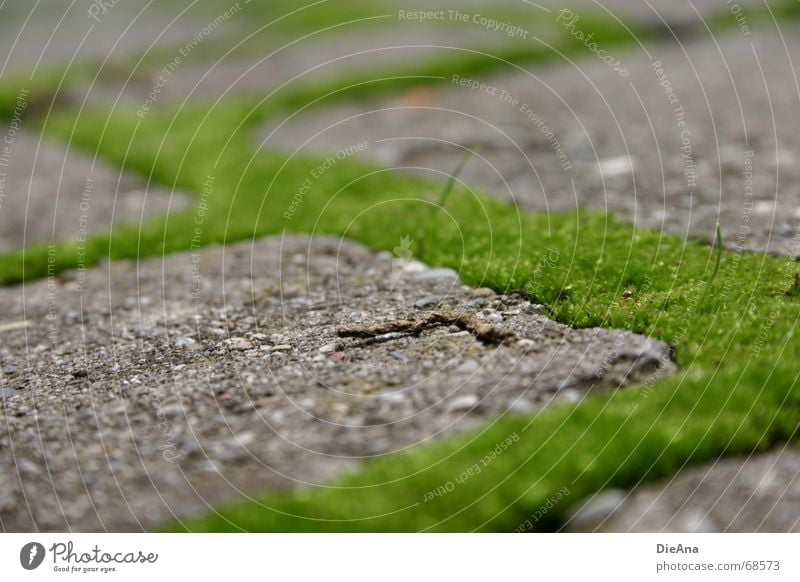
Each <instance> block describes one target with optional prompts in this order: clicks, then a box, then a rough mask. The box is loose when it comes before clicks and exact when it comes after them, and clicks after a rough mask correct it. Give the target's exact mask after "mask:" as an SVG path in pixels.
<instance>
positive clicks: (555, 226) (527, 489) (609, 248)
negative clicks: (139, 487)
mask: <svg viewBox="0 0 800 582" xmlns="http://www.w3.org/2000/svg"><path fill="white" fill-rule="evenodd" d="M510 50H511V51H512V53H513V51H517V50H518V49H516V48H514V49H510ZM535 50H538V49H533V48H532V49H530V51H535ZM576 50H578V48H576ZM581 50H583V49H581ZM530 51H529V52H526V53H524V54H522V55H520V54H517V58H532V55H533V58H534V60H537V59H539V60H540V61H541V60H546V59H548V58H552V57H551V55H550V54H549V53H547V54H546V53H537V52H533V53H532V52H530ZM537 55H539V56H537ZM510 56H512V57H513V56H514V54H511V55H510ZM498 62H502V61H498V60H497V59H496V58H494V57H485V56H482V55H478V56H474V57H471V58H467V59H462V58H459V59H451V60H447V59H444V60H442V61H440V62H434V63H430V64H429V65H428V66H427V67H423V70H422V72H420V70H416V71H415V74H409V75H398V76H396V77H393V78H388V79H387V80H385V81H380V82H378V81H372V80H370V79H369V78H360V77H353V78H352V79H349V80H345V81H344V82H342V81H339V82H337V83H331V84H326V85H323V86H316V87H309V88H306V89H302V90H300V91H297V92H291V93H290V92H285V93H279V94H276V95H275V96H273V98H272V99H270V100H268V101H265V102H263V103H262V102H256V101H242V102H230V103H225V104H223V105H222V106H221V107H218V108H215V109H208V108H206V107H200V106H192V107H188V108H184V109H182V110H181V111H180V112H179V113H177V114H175V115H174V116H172V115H171V116H160V115H156V114H153V115H150V116H147V117H146V118H145V119H144V120H140V119H139V118H137V117H136V115H135V114H134V113H133V112H130V111H102V110H99V109H93V110H92V111H90V112H85V113H84V114H83V115H82V116H81V117H80V118H76V117H75V116H74V114H72V113H67V112H64V113H62V114H59V115H55V116H53V117H51V119H50V121H49V122H48V124H47V126H46V128H45V129H46V131H48V132H50V133H51V134H54V135H59V136H62V137H67V136H72V139H73V143H72V144H70V145H72V146H76V145H77V146H80V147H82V148H84V149H86V150H89V151H90V152H94V151H97V152H99V154H100V155H101V156H102V157H104V158H105V159H107V160H109V161H110V162H112V163H114V164H116V165H118V166H121V167H123V168H126V169H129V170H133V171H136V172H138V173H141V174H143V175H145V176H149V177H151V178H152V179H153V180H154V181H155V182H158V183H161V184H165V185H167V186H171V187H176V188H180V189H183V190H186V191H189V192H194V193H196V194H197V195H198V196H199V195H200V193H202V192H204V189H205V191H206V196H205V197H204V203H205V204H207V205H208V209H207V211H206V213H205V215H204V221H203V224H202V229H201V233H200V236H201V238H202V243H203V244H209V243H212V242H230V241H234V240H241V239H246V238H250V237H252V236H253V235H265V234H270V233H280V232H282V231H284V230H289V231H295V232H309V231H310V230H312V228H313V229H314V230H315V232H318V233H330V234H336V235H344V236H348V237H351V238H354V239H356V240H358V241H361V242H363V243H364V244H366V245H368V246H370V247H372V248H376V249H392V248H393V247H394V246H396V245H397V244H398V242H399V241H400V240H401V239H402V238H403V237H407V236H408V237H410V238H411V239H414V240H417V241H422V240H424V243H425V244H422V245H419V246H418V247H417V249H418V253H419V256H418V258H420V259H421V260H424V261H426V262H428V263H429V264H433V265H443V266H449V267H453V268H456V269H459V270H460V272H461V274H462V278H463V280H464V281H465V282H466V283H468V284H471V285H475V286H490V287H493V288H495V289H497V290H499V291H505V290H508V289H519V288H521V289H524V290H525V291H527V292H528V293H529V294H530V295H531V297H532V298H533V300H535V301H540V302H543V303H545V304H546V305H547V308H548V310H549V312H550V314H551V315H552V316H553V317H555V318H557V319H558V320H560V321H562V322H566V323H569V324H571V325H574V326H578V327H583V326H600V325H602V326H610V327H617V328H623V329H629V330H632V331H635V332H640V333H645V334H648V335H651V336H654V337H657V338H659V339H662V340H664V341H667V342H670V343H672V344H673V345H674V346H675V348H676V355H677V360H678V362H679V364H680V365H681V368H682V371H681V372H680V373H679V375H678V376H676V377H673V378H670V379H657V378H656V379H655V380H658V381H657V382H655V383H654V384H653V385H647V386H645V387H643V388H642V389H640V390H626V391H622V392H619V393H615V394H611V395H604V396H593V397H591V398H588V399H586V400H585V401H583V402H581V403H579V404H576V405H565V406H560V407H557V408H551V409H549V410H547V411H544V412H542V413H540V414H537V415H536V416H534V417H532V418H519V417H516V418H514V417H502V418H498V419H496V421H494V422H492V423H491V424H490V425H489V426H487V427H486V428H485V429H484V430H481V431H478V432H475V433H472V434H469V435H466V436H463V437H461V438H459V439H456V440H451V441H447V442H441V443H438V444H436V445H433V446H427V447H419V448H416V449H414V450H413V451H412V452H409V453H406V454H401V455H395V456H392V457H390V458H387V459H385V460H382V461H378V462H373V463H369V464H367V466H366V467H365V469H364V470H362V471H360V472H358V473H356V474H353V475H349V476H346V477H344V478H342V479H340V480H338V481H337V482H335V483H333V484H331V485H330V486H329V487H325V488H317V489H314V490H309V491H303V492H299V493H294V494H290V495H272V494H271V495H265V496H264V497H262V498H260V499H259V500H258V501H257V502H252V501H250V502H246V503H240V504H234V505H231V506H227V507H225V508H221V509H220V510H219V511H218V512H215V513H213V514H212V515H209V516H207V517H206V518H203V519H200V520H196V521H193V522H191V523H189V524H178V525H175V526H174V529H183V528H188V529H191V530H193V531H222V530H237V529H247V530H264V531H302V530H310V531H324V530H336V531H343V530H375V531H383V530H403V531H406V530H421V529H435V530H473V529H480V530H510V529H513V528H515V527H517V526H518V525H519V524H520V523H521V522H523V521H524V520H525V519H527V518H528V517H529V516H530V515H531V514H533V513H534V512H536V510H537V509H538V508H540V507H542V506H543V505H544V504H545V503H547V500H548V499H550V498H551V497H552V496H553V495H555V493H556V492H557V491H559V490H561V489H562V488H564V487H566V488H567V489H568V490H569V491H570V495H569V496H568V497H567V498H566V499H565V500H564V501H563V502H562V503H559V504H558V505H557V506H556V507H555V508H554V510H553V513H552V517H553V519H557V518H558V517H559V516H563V515H564V512H566V511H567V510H568V509H569V507H570V506H571V504H573V503H574V502H577V501H579V500H580V499H581V498H582V497H584V496H586V495H588V494H591V493H594V492H596V491H598V490H601V489H604V488H607V487H611V486H616V487H629V486H632V485H635V484H636V483H638V482H639V481H640V480H643V479H653V478H656V477H659V476H665V475H669V474H671V473H673V472H674V471H675V470H676V469H677V468H679V467H681V466H683V465H684V464H686V463H696V462H700V461H703V460H710V459H714V458H717V457H719V456H722V455H729V454H736V453H748V452H750V451H753V450H759V449H764V448H766V447H769V446H772V445H775V444H778V443H782V442H785V441H792V440H794V439H795V438H796V433H797V427H798V426H799V425H800V388H798V386H797V379H798V370H797V366H796V362H797V361H798V358H799V357H800V341H798V339H797V337H796V323H797V319H798V316H800V299H798V297H797V296H796V295H797V293H794V292H792V289H794V288H795V287H796V280H795V273H796V264H795V263H794V262H793V261H789V260H787V259H778V258H773V257H764V256H757V255H743V256H741V257H738V256H736V257H735V256H733V255H731V254H730V253H727V252H723V253H722V254H721V256H720V257H719V266H718V274H717V276H716V279H715V280H714V281H713V285H714V288H713V292H709V293H706V292H705V290H706V288H707V287H708V282H709V281H710V280H711V279H712V278H713V276H712V273H714V272H715V271H716V269H717V267H716V266H715V264H716V261H717V252H716V250H715V249H710V248H708V247H705V246H701V245H694V244H690V245H688V246H687V245H685V244H684V243H683V241H682V240H680V239H679V238H678V237H664V236H662V235H660V234H659V235H657V234H653V233H648V232H642V231H637V230H636V229H634V227H632V226H630V225H626V224H622V223H620V222H619V221H617V220H616V219H614V218H613V217H609V216H603V215H598V214H594V213H585V212H575V213H573V214H569V215H548V216H537V215H526V214H520V213H519V212H517V211H516V209H514V208H513V207H510V206H508V205H506V204H503V203H501V202H499V201H496V200H494V199H491V198H488V197H485V196H482V195H477V196H475V195H473V194H472V193H470V192H468V191H466V190H464V189H461V188H456V189H454V191H453V192H452V194H451V195H450V196H449V198H448V200H447V210H448V213H449V216H445V215H444V214H443V213H436V214H435V215H433V216H432V215H431V212H430V205H428V204H425V203H423V202H420V200H431V201H433V200H435V199H436V197H437V195H438V193H439V192H440V189H441V185H435V184H431V183H429V182H427V181H425V180H422V179H419V178H416V177H413V176H407V175H402V174H398V173H394V172H390V171H385V170H384V171H381V170H379V169H376V168H371V167H369V166H368V165H365V164H362V163H359V162H357V161H355V160H352V159H346V160H342V161H339V162H337V163H336V164H335V166H334V168H333V169H331V170H329V171H326V172H324V173H323V174H322V175H321V176H320V177H319V178H318V179H316V181H315V182H314V184H313V187H312V188H311V189H310V190H309V191H308V192H307V193H306V194H305V195H304V196H303V197H302V200H300V201H299V202H297V200H296V194H297V192H298V190H299V189H300V186H301V185H302V184H303V182H304V181H305V180H306V179H307V178H308V177H309V176H310V175H311V172H312V170H313V169H314V168H316V167H317V166H319V164H320V160H319V159H315V158H314V159H312V158H302V157H301V158H292V159H287V157H286V156H285V155H283V154H276V153H271V152H259V153H257V154H254V153H253V146H252V142H251V135H250V133H251V131H252V130H253V129H254V127H255V126H256V124H257V123H259V122H260V121H262V120H264V119H266V118H268V117H270V116H274V115H279V114H280V113H281V112H283V111H285V110H286V109H287V108H292V109H296V108H298V107H302V106H305V105H307V104H309V103H312V102H314V101H315V100H317V99H320V98H322V99H323V101H327V102H329V101H330V100H332V99H341V98H344V97H349V98H352V97H355V96H362V97H363V96H365V95H374V94H377V93H379V92H382V91H396V90H397V89H399V88H403V87H407V86H412V85H414V84H420V83H430V82H431V80H430V77H438V76H448V75H449V74H452V73H453V72H458V71H461V72H462V73H464V71H466V72H470V73H474V72H477V71H483V70H488V69H490V68H494V67H496V66H497V63H498ZM458 63H460V65H459V64H458ZM453 67H456V68H455V69H454V68H453ZM420 74H421V75H422V76H419V75H420ZM464 74H466V73H464ZM212 177H213V178H212ZM210 184H213V187H211V188H210V187H209V185H210ZM333 193H336V195H335V196H334V197H332V194H333ZM196 216H197V214H196V210H190V211H188V212H185V213H182V214H179V215H175V216H172V217H170V218H169V220H166V219H157V220H153V221H151V222H149V223H147V224H146V225H145V227H144V228H143V229H141V230H139V229H134V228H128V229H125V228H123V229H115V230H114V232H113V233H112V234H110V235H107V236H100V237H95V238H93V239H92V240H91V241H89V244H88V248H87V249H86V257H88V259H89V261H90V262H91V261H96V260H98V259H100V258H103V257H110V258H122V257H138V256H152V255H159V254H161V253H163V252H173V251H179V250H184V249H187V248H189V247H190V245H191V243H192V237H193V234H194V232H195V230H194V227H195V224H196V223H195V218H196ZM462 243H463V246H462ZM553 254H557V255H558V256H560V257H570V260H569V261H552V260H551V258H552V256H553ZM77 257H78V253H77V249H76V248H74V247H72V246H68V245H60V246H59V247H58V248H57V254H56V266H57V267H58V268H59V269H64V268H69V267H73V266H75V265H76V264H77ZM548 261H550V263H547V262H548ZM543 263H547V264H548V265H549V266H548V268H545V269H537V266H540V265H542V264H543ZM46 264H47V261H46V251H45V249H44V248H43V247H33V248H29V249H27V250H26V251H25V253H24V254H23V253H16V254H11V255H4V256H2V257H0V278H2V280H4V281H6V282H11V281H18V280H21V279H22V278H23V277H27V278H32V277H36V276H42V275H44V274H45V269H46ZM624 290H630V291H632V294H631V296H630V297H628V298H623V297H622V292H623V291H624ZM787 290H788V292H787ZM515 433H516V434H517V435H518V436H519V437H520V438H519V440H518V442H516V443H515V444H513V445H512V446H510V447H509V448H508V449H507V450H506V451H505V452H504V453H503V454H502V455H500V456H499V457H498V458H497V459H496V460H495V461H493V462H492V463H491V465H489V466H488V467H487V468H486V470H484V471H482V472H481V473H480V474H478V475H477V476H475V477H473V478H471V479H470V480H469V481H468V482H466V483H465V484H463V485H459V486H458V487H455V488H454V489H453V491H452V492H449V493H447V494H445V495H442V496H434V497H433V498H431V499H429V500H426V498H427V497H429V495H428V494H429V492H431V491H434V490H436V489H437V488H438V487H440V486H441V485H443V484H444V483H447V482H450V481H453V480H454V479H455V478H456V477H457V476H458V475H460V474H461V472H462V471H464V470H465V469H467V468H469V467H470V466H472V465H473V464H474V463H475V462H476V459H480V458H482V457H483V456H484V455H486V454H488V453H489V452H490V451H491V450H492V449H493V448H494V447H495V445H496V443H498V442H500V441H502V440H504V439H505V438H506V437H508V436H509V435H513V434H515ZM548 523H549V524H550V525H552V524H553V523H554V522H548Z"/></svg>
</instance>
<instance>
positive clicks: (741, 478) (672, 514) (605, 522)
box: [566, 448, 800, 533]
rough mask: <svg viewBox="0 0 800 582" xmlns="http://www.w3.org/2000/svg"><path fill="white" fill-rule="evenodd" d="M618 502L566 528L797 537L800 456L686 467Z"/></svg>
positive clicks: (783, 453) (594, 507)
mask: <svg viewBox="0 0 800 582" xmlns="http://www.w3.org/2000/svg"><path fill="white" fill-rule="evenodd" d="M598 499H610V497H609V496H608V495H606V496H605V497H602V498H598ZM614 500H615V502H614V503H613V507H611V506H609V507H608V509H607V511H600V510H599V509H598V507H599V505H601V504H597V503H595V502H593V501H590V502H589V503H587V504H585V505H583V506H582V507H581V509H580V510H579V511H577V512H576V514H575V515H574V516H573V517H572V519H571V520H570V521H568V522H567V524H566V527H567V528H568V529H570V530H573V531H606V532H745V533H748V532H750V533H752V532H798V531H800V453H798V451H797V450H796V449H791V448H787V449H781V450H777V451H772V452H768V453H758V454H755V455H752V456H749V457H734V458H726V459H720V460H718V461H716V462H713V463H706V464H703V465H698V466H694V467H687V468H684V469H681V470H680V471H678V472H677V473H676V474H675V475H674V476H673V477H671V478H669V479H664V480H661V481H659V482H657V483H652V484H644V485H642V486H641V487H638V488H636V489H634V490H632V491H630V492H620V491H616V493H615V494H614ZM606 505H610V504H609V503H606Z"/></svg>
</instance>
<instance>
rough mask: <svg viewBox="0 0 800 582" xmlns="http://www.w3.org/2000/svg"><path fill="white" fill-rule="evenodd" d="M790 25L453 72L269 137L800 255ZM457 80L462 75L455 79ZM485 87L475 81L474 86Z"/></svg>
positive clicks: (523, 201) (512, 197) (533, 201)
mask: <svg viewBox="0 0 800 582" xmlns="http://www.w3.org/2000/svg"><path fill="white" fill-rule="evenodd" d="M797 33H798V26H797V25H795V24H792V25H782V26H781V27H780V29H778V30H776V29H769V27H766V28H763V29H758V30H757V31H756V32H753V34H752V35H750V36H745V35H743V34H741V33H740V32H738V31H737V32H731V33H728V34H725V35H723V36H720V37H719V38H715V39H713V40H712V39H709V38H706V39H702V40H701V39H695V40H693V41H691V42H689V43H686V44H685V45H682V46H678V45H676V44H674V43H673V44H653V45H650V46H648V47H647V51H648V52H649V55H648V54H645V53H644V52H643V51H642V50H639V49H634V50H631V49H629V50H623V49H610V50H609V54H611V55H613V57H614V58H615V59H619V60H620V61H621V63H622V64H623V66H624V68H625V69H626V70H627V71H628V75H627V76H622V75H620V74H618V73H617V72H615V71H614V70H613V69H611V68H609V66H607V65H606V64H605V63H604V62H602V61H601V60H600V59H598V58H597V56H595V55H593V54H591V53H590V52H588V51H587V54H586V55H585V56H583V57H581V58H578V59H576V60H575V61H573V62H562V63H559V64H556V65H553V66H547V67H533V68H531V69H530V70H528V71H517V70H515V71H510V72H508V73H505V74H496V75H494V76H481V77H478V78H474V79H472V78H470V79H465V80H463V81H462V80H461V79H456V78H453V79H451V86H450V87H449V88H446V89H443V90H440V91H435V92H430V93H429V94H427V95H425V97H424V99H420V98H419V96H418V95H414V96H408V95H405V96H396V97H392V98H388V99H383V100H377V101H371V102H367V103H350V104H346V105H342V106H336V107H328V108H323V109H317V110H316V111H309V112H304V113H302V114H299V115H297V116H294V117H292V118H290V119H288V120H286V121H285V122H284V121H271V122H269V123H268V124H267V125H266V126H265V127H264V129H263V131H261V133H260V134H259V136H258V138H257V139H258V143H259V145H260V146H262V147H264V148H271V149H279V150H287V151H290V152H294V151H297V152H298V153H304V152H314V153H321V152H328V153H329V152H332V151H336V150H337V149H339V148H341V147H345V146H347V145H351V144H355V143H362V142H367V147H366V148H364V152H363V153H361V154H359V155H361V156H363V157H365V158H366V159H369V160H371V161H373V162H375V163H377V164H380V165H384V166H391V167H397V168H412V169H413V170H403V171H416V172H418V173H424V174H426V175H428V176H431V177H434V178H438V179H444V176H446V175H447V174H449V172H451V171H452V170H453V168H454V167H455V166H456V165H457V164H458V162H459V161H460V160H461V158H462V157H463V156H464V150H463V149H462V147H461V146H464V147H468V148H480V157H479V159H475V160H472V161H471V162H470V163H469V164H468V166H467V167H466V169H465V171H464V173H463V175H462V178H463V180H464V181H465V182H466V183H467V184H472V185H478V186H481V187H483V188H485V189H488V190H489V191H490V192H493V193H495V194H496V195H498V196H501V197H503V198H505V199H507V200H509V201H513V202H515V203H517V204H519V205H520V206H521V207H523V208H526V209H529V210H534V211H539V212H564V211H572V210H573V209H574V208H575V206H576V205H579V206H581V207H582V208H586V209H591V210H599V211H608V212H612V213H614V214H617V215H618V216H620V217H622V218H623V219H625V220H628V221H633V222H635V223H636V224H637V225H640V226H642V227H646V228H649V229H656V230H663V231H665V232H669V233H672V234H677V235H682V236H685V237H687V238H690V239H699V240H710V239H711V238H712V237H713V236H714V231H715V225H716V223H717V222H720V223H721V225H722V230H723V235H724V240H725V244H726V246H728V247H729V248H732V249H743V250H749V251H768V252H771V253H778V254H788V255H793V256H796V255H800V241H798V239H797V236H798V234H800V228H799V227H798V224H800V209H799V208H800V165H798V164H797V163H796V162H797V160H798V159H800V138H798V136H800V118H798V116H797V115H796V111H797V109H798V105H800V92H799V91H798V85H797V84H796V83H795V81H794V76H793V73H794V72H795V71H796V69H795V65H794V63H795V60H796V59H797V58H798V56H800V41H798V40H797V39H798V38H800V35H798V34H797ZM462 83H463V84H462ZM481 84H483V86H481Z"/></svg>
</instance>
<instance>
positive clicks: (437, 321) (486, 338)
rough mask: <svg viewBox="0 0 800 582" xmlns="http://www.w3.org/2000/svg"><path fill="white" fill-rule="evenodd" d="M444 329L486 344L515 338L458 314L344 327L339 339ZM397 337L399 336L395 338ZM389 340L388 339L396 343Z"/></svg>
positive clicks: (501, 329) (498, 328)
mask: <svg viewBox="0 0 800 582" xmlns="http://www.w3.org/2000/svg"><path fill="white" fill-rule="evenodd" d="M443 325H456V326H458V327H459V328H461V329H463V330H466V331H468V332H470V333H471V334H473V335H474V336H475V338H476V339H478V340H480V341H482V342H484V343H487V344H498V343H502V342H503V341H504V340H507V339H511V338H514V337H516V334H515V333H514V332H513V331H511V330H509V329H503V328H500V327H496V326H494V325H491V324H489V323H484V322H482V321H481V320H480V319H478V318H477V317H475V316H474V315H471V314H466V313H459V312H456V311H432V312H430V313H425V314H424V315H421V316H419V317H417V318H415V319H396V320H394V321H387V322H381V323H374V324H372V325H366V326H363V325H358V326H351V327H343V328H341V329H339V330H338V332H337V333H338V334H339V336H340V337H356V338H375V337H378V336H386V335H387V334H413V335H417V334H420V333H422V332H423V331H425V330H426V329H430V328H432V327H439V326H443ZM393 337H396V336H393ZM393 337H392V338H389V339H393Z"/></svg>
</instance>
